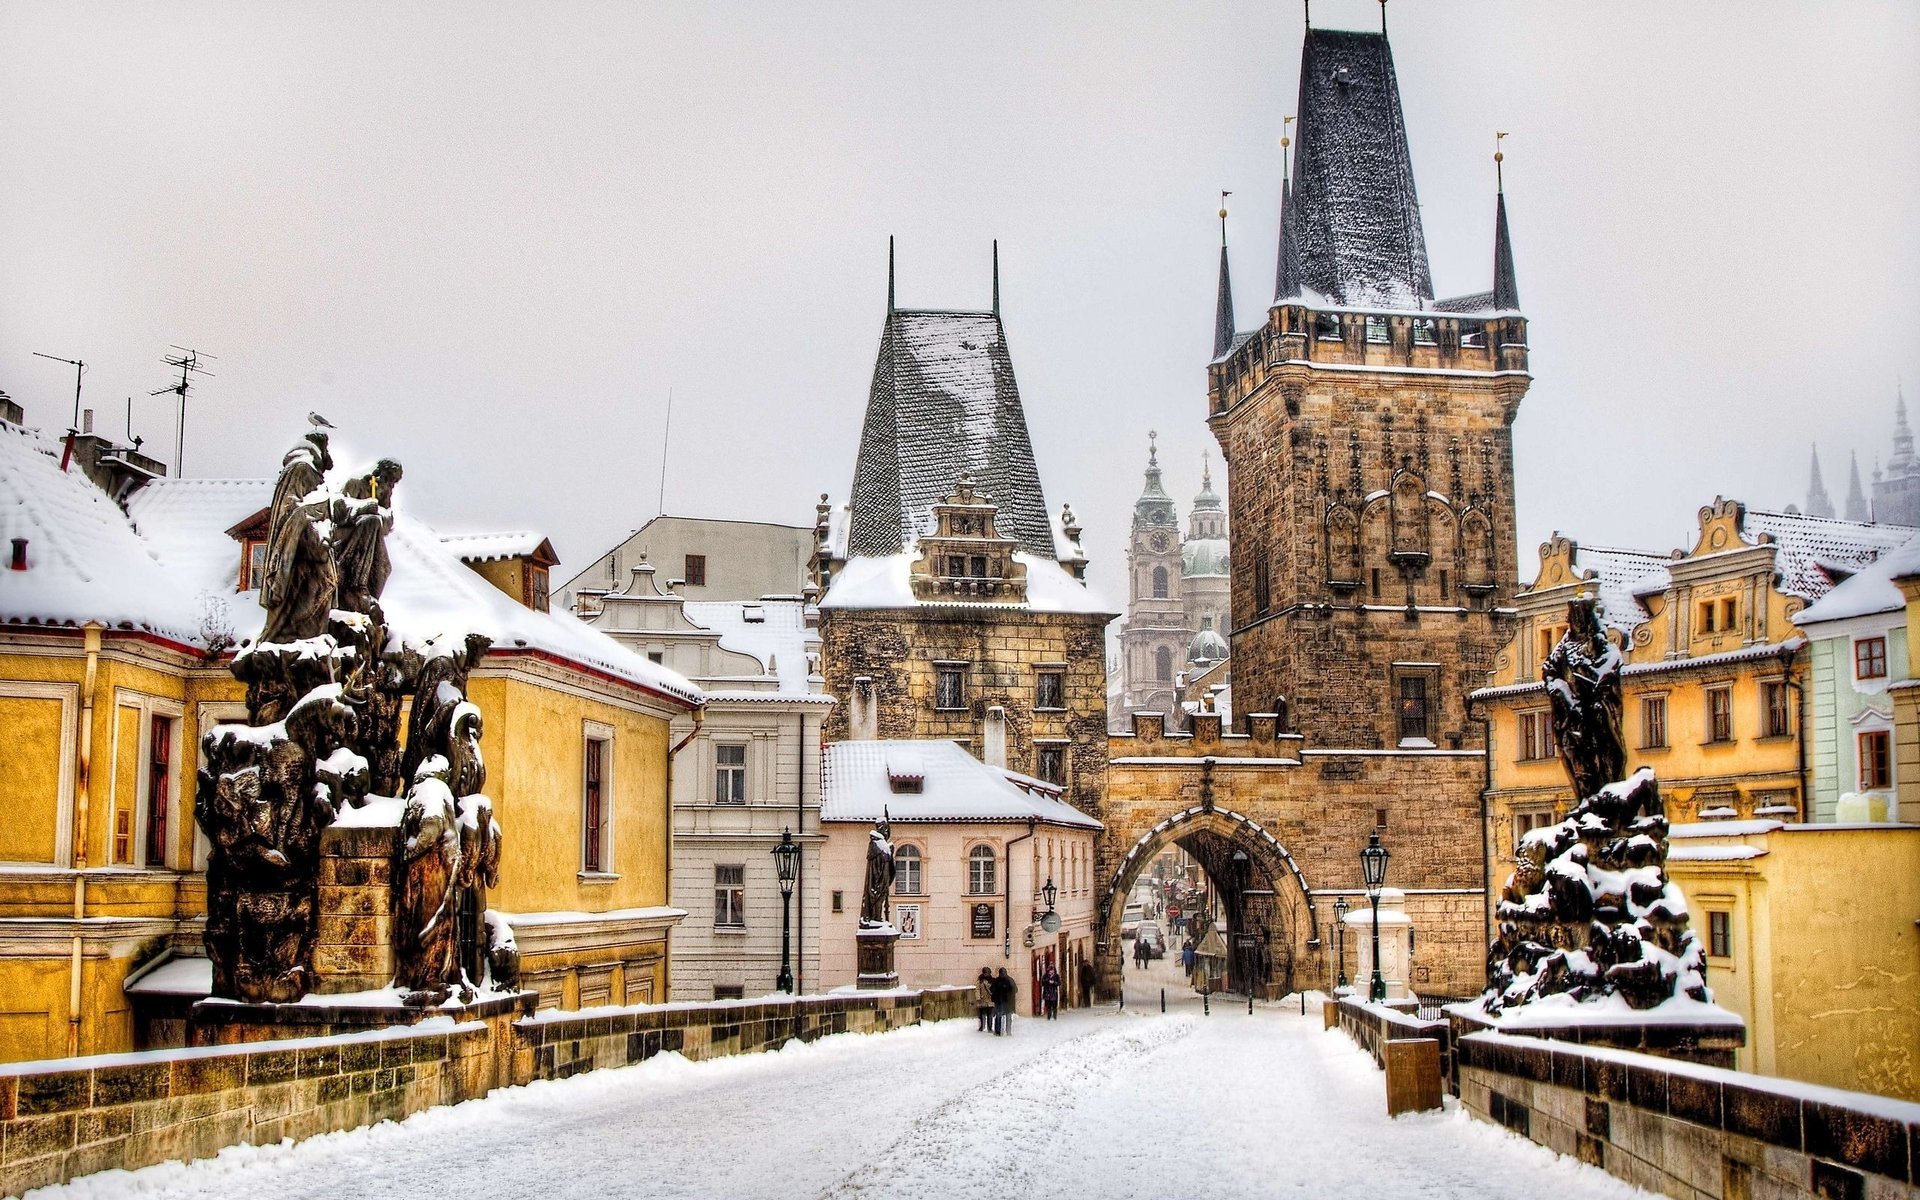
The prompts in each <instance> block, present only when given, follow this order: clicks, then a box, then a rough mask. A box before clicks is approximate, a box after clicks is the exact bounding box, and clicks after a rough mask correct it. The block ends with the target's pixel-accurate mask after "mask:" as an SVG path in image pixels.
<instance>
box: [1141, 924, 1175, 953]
mask: <svg viewBox="0 0 1920 1200" xmlns="http://www.w3.org/2000/svg"><path fill="white" fill-rule="evenodd" d="M1133 936H1134V937H1135V939H1137V940H1138V942H1139V944H1140V945H1142V946H1145V947H1146V948H1147V957H1148V958H1165V957H1166V956H1167V935H1166V934H1164V933H1162V932H1161V931H1160V926H1159V925H1157V924H1155V923H1154V922H1152V921H1142V922H1141V923H1140V928H1139V929H1137V930H1135V931H1134V935H1133Z"/></svg>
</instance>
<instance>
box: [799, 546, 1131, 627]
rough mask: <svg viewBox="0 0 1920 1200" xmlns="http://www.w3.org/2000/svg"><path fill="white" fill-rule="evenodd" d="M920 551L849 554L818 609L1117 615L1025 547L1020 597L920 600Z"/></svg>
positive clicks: (1020, 554) (1019, 557) (1017, 554)
mask: <svg viewBox="0 0 1920 1200" xmlns="http://www.w3.org/2000/svg"><path fill="white" fill-rule="evenodd" d="M919 556H920V555H919V552H918V551H917V550H916V549H915V548H914V547H913V546H912V545H909V546H908V547H907V549H905V550H903V551H901V552H900V553H898V554H885V555H877V556H874V557H870V558H869V557H861V558H850V559H848V560H847V561H846V562H845V563H843V564H842V565H841V567H840V569H839V570H838V571H836V572H835V573H834V576H833V583H832V585H831V586H829V587H828V588H827V594H826V595H824V596H822V597H821V598H820V607H821V608H823V609H824V608H842V609H847V608H855V609H859V608H920V607H929V608H930V607H940V606H949V607H960V608H988V609H991V608H1024V609H1028V610H1030V611H1032V612H1056V613H1098V614H1104V615H1106V616H1117V615H1119V613H1118V610H1117V609H1115V608H1114V607H1113V606H1112V605H1111V604H1109V603H1107V601H1106V600H1105V599H1103V598H1102V597H1101V596H1099V595H1098V594H1097V593H1095V592H1094V590H1093V589H1092V588H1090V587H1088V586H1087V585H1086V584H1084V583H1082V582H1080V581H1079V580H1078V579H1075V578H1074V577H1073V576H1072V575H1070V574H1068V573H1067V571H1066V569H1065V568H1064V567H1062V566H1061V565H1060V564H1059V563H1057V562H1055V561H1054V560H1053V559H1052V558H1051V557H1048V558H1041V557H1039V556H1037V555H1033V554H1028V553H1027V552H1026V551H1024V550H1016V551H1014V552H1013V557H1014V560H1015V561H1017V562H1019V563H1021V564H1023V565H1024V566H1025V567H1026V568H1027V598H1026V600H1025V601H1023V602H1015V601H1006V602H1004V603H994V602H987V603H981V602H975V601H970V600H919V599H916V598H915V597H914V594H913V579H912V576H913V564H914V561H915V560H916V559H917V558H919Z"/></svg>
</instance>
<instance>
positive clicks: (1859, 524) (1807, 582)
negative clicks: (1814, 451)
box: [1741, 509, 1920, 600]
mask: <svg viewBox="0 0 1920 1200" xmlns="http://www.w3.org/2000/svg"><path fill="white" fill-rule="evenodd" d="M1741 529H1742V531H1743V532H1744V533H1745V534H1746V535H1747V537H1748V538H1750V539H1751V538H1757V537H1758V535H1760V534H1767V535H1768V536H1770V537H1772V538H1773V540H1774V542H1775V543H1776V544H1777V545H1778V546H1779V549H1778V550H1777V551H1775V553H1774V559H1773V569H1774V571H1775V573H1776V574H1778V575H1779V576H1780V590H1781V591H1783V592H1786V593H1787V594H1788V595H1791V596H1799V597H1800V598H1802V599H1804V600H1818V599H1820V598H1821V597H1822V596H1824V595H1826V594H1827V593H1828V592H1829V591H1831V590H1832V588H1833V577H1832V576H1831V575H1829V574H1828V573H1827V572H1826V571H1824V570H1822V569H1821V564H1823V563H1825V564H1830V565H1833V566H1840V567H1850V568H1852V569H1854V570H1858V569H1859V568H1861V567H1864V566H1866V565H1867V564H1868V563H1870V562H1872V561H1874V559H1875V558H1877V557H1879V556H1880V555H1882V554H1884V553H1886V552H1887V551H1889V550H1894V549H1898V548H1899V547H1900V546H1902V545H1904V544H1906V543H1907V542H1909V541H1911V540H1912V539H1913V537H1914V536H1915V534H1916V533H1920V530H1914V529H1912V528H1909V527H1908V526H1905V525H1880V524H1875V523H1872V522H1869V521H1841V520H1836V519H1835V518H1832V517H1810V516H1808V515H1807V514H1805V513H1783V512H1767V511H1764V510H1758V509H1748V510H1747V512H1746V514H1745V516H1744V518H1743V520H1742V522H1741Z"/></svg>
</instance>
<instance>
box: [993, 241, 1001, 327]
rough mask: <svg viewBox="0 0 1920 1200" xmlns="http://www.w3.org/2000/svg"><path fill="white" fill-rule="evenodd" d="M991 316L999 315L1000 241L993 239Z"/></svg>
mask: <svg viewBox="0 0 1920 1200" xmlns="http://www.w3.org/2000/svg"><path fill="white" fill-rule="evenodd" d="M993 315H994V316H996V317H997V316H999V315H1000V239H999V238H995V239H993Z"/></svg>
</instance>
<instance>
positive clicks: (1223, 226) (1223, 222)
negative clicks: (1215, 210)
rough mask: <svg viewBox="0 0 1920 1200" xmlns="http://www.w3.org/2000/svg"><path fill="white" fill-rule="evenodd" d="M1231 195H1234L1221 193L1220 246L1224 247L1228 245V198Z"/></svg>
mask: <svg viewBox="0 0 1920 1200" xmlns="http://www.w3.org/2000/svg"><path fill="white" fill-rule="evenodd" d="M1231 195H1233V193H1232V192H1225V191H1223V192H1221V193H1220V244H1221V245H1222V246H1224V245H1226V244H1227V197H1228V196H1231Z"/></svg>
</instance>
